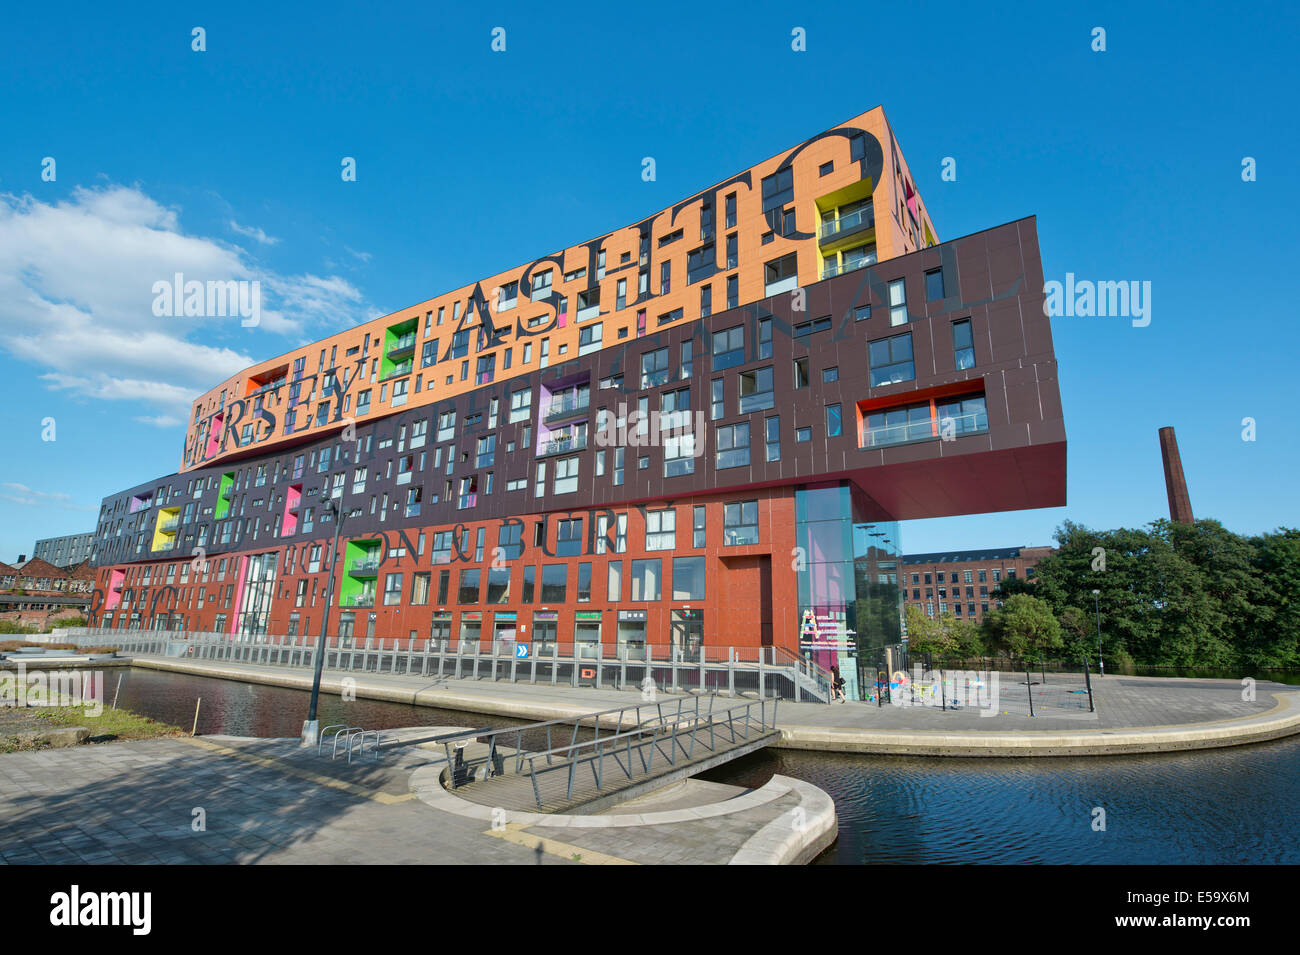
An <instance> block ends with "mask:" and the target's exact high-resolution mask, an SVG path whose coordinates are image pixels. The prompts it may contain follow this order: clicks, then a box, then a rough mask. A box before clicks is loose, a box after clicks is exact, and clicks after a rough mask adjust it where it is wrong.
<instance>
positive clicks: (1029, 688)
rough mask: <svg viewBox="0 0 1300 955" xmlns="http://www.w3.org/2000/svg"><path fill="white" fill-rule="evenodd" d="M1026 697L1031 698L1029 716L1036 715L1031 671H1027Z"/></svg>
mask: <svg viewBox="0 0 1300 955" xmlns="http://www.w3.org/2000/svg"><path fill="white" fill-rule="evenodd" d="M1025 695H1026V696H1028V697H1029V715H1030V716H1033V715H1034V684H1033V683H1032V682H1031V681H1030V679H1029V671H1028V670H1026V671H1025Z"/></svg>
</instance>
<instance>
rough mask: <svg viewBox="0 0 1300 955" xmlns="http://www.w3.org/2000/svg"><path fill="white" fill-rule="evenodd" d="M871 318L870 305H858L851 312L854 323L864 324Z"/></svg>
mask: <svg viewBox="0 0 1300 955" xmlns="http://www.w3.org/2000/svg"><path fill="white" fill-rule="evenodd" d="M870 317H871V306H870V305H859V306H858V307H857V308H855V309H854V310H853V320H854V321H855V322H865V321H866V320H867V319H869V318H870Z"/></svg>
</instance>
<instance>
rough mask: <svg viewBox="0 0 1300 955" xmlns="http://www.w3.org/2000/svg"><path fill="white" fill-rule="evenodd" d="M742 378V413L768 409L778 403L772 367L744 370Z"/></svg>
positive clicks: (741, 374)
mask: <svg viewBox="0 0 1300 955" xmlns="http://www.w3.org/2000/svg"><path fill="white" fill-rule="evenodd" d="M739 378H740V413H741V414H748V413H749V412H751V411H767V410H768V409H769V408H771V407H773V406H774V405H775V404H776V396H775V392H774V391H773V389H772V368H771V366H770V365H769V366H768V367H767V368H755V369H754V370H753V371H742V372H741V373H740V375H739Z"/></svg>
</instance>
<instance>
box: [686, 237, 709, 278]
mask: <svg viewBox="0 0 1300 955" xmlns="http://www.w3.org/2000/svg"><path fill="white" fill-rule="evenodd" d="M715 259H716V256H715V254H714V247H713V243H712V242H710V243H708V244H707V245H702V246H700V247H699V248H698V249H696V250H695V251H694V252H691V253H690V254H688V255H687V256H686V284H687V285H693V284H695V283H696V282H698V281H700V280H701V279H707V278H708V277H709V276H710V275H712V274H713V272H714V269H713V263H714V261H715Z"/></svg>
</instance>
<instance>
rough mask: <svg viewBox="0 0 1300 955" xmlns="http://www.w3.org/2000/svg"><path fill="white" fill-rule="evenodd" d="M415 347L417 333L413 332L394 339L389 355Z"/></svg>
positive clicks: (389, 348)
mask: <svg viewBox="0 0 1300 955" xmlns="http://www.w3.org/2000/svg"><path fill="white" fill-rule="evenodd" d="M414 347H415V333H414V332H411V333H410V334H407V335H403V336H402V337H401V338H394V339H393V343H392V344H391V345H389V346H388V354H390V355H392V354H394V353H396V352H400V351H406V350H407V349H408V348H414Z"/></svg>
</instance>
